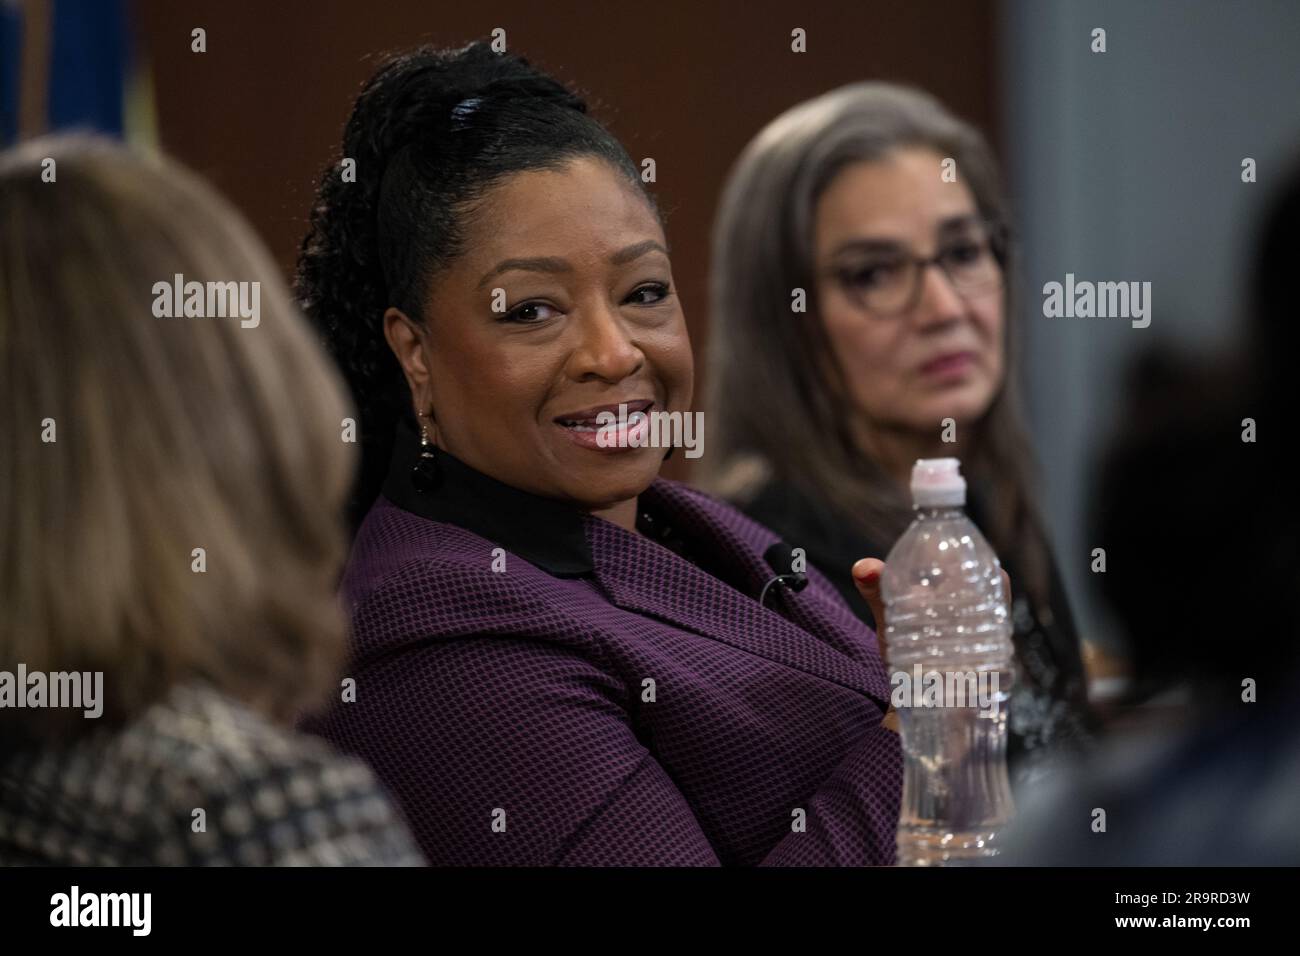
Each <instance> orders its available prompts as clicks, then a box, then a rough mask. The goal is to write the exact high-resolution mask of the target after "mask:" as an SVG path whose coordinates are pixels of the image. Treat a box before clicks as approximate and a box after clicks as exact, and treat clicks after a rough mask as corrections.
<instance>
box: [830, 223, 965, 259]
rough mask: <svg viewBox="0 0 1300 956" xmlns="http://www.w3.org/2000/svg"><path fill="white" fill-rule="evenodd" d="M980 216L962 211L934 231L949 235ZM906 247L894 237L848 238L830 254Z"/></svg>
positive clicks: (894, 250)
mask: <svg viewBox="0 0 1300 956" xmlns="http://www.w3.org/2000/svg"><path fill="white" fill-rule="evenodd" d="M979 222H980V217H979V215H978V214H977V213H963V214H961V215H959V216H949V217H948V218H947V219H944V220H942V221H941V222H940V223H939V224H938V226H936V227H935V230H934V231H935V233H936V234H937V235H939V236H941V237H942V236H945V235H951V234H952V233H954V232H959V231H961V230H962V229H965V228H968V227H970V226H973V225H978V224H979ZM905 248H906V244H905V243H902V242H898V241H897V240H894V239H869V238H859V239H849V240H847V241H846V242H842V243H840V244H839V245H838V246H836V247H835V251H834V252H833V253H831V255H832V256H838V255H840V254H841V253H844V252H900V251H902V250H903V249H905Z"/></svg>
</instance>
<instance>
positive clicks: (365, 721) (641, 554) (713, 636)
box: [307, 466, 902, 866]
mask: <svg viewBox="0 0 1300 956" xmlns="http://www.w3.org/2000/svg"><path fill="white" fill-rule="evenodd" d="M461 467H462V468H463V467H464V466H461ZM517 494H522V492H518V493H517ZM639 506H640V507H641V509H643V510H644V511H645V512H646V513H647V514H653V515H655V516H656V518H657V520H658V521H659V522H660V524H661V525H665V526H671V528H672V529H673V531H674V533H675V534H676V535H677V536H678V538H679V539H680V540H681V541H684V542H687V543H688V544H689V546H690V549H691V556H692V558H693V560H687V559H686V558H684V557H682V556H680V555H679V554H678V553H676V552H675V551H674V550H671V549H670V548H669V547H666V546H665V545H664V544H661V543H659V542H658V541H656V540H653V538H652V537H650V536H646V535H642V534H635V533H632V532H630V531H627V530H625V529H624V528H622V527H620V526H618V525H615V524H613V523H611V522H608V521H605V520H602V519H599V518H595V517H592V516H591V515H588V514H580V516H579V517H575V518H574V531H575V533H576V535H577V536H578V537H579V539H580V541H579V544H580V546H581V547H582V548H585V549H589V554H590V562H591V567H590V573H586V574H569V575H564V574H556V573H553V570H554V569H552V571H548V570H544V569H542V568H540V567H537V566H535V565H534V564H532V563H530V562H529V561H526V560H524V559H523V558H521V557H518V556H517V555H516V554H514V553H510V552H508V551H506V552H503V551H500V550H494V549H497V548H498V547H499V545H498V544H496V543H494V541H492V540H489V539H488V538H486V537H484V536H481V535H480V534H477V533H475V532H472V531H469V530H466V529H465V528H463V527H459V526H457V525H456V524H454V523H451V522H449V521H438V520H430V519H429V518H428V517H422V516H421V515H420V514H416V513H413V512H412V511H411V510H407V509H406V508H403V507H399V506H397V505H396V504H394V503H393V501H391V500H390V499H389V498H388V497H380V498H379V499H378V501H377V502H376V503H375V505H374V506H373V508H372V509H371V510H370V512H369V514H368V515H367V517H366V519H365V521H364V522H363V524H362V526H361V528H360V530H359V532H358V536H357V538H356V541H355V544H354V547H353V551H352V555H351V558H350V560H349V564H348V567H347V570H346V573H345V576H344V582H343V592H344V596H345V600H346V603H347V605H348V607H349V609H350V613H351V620H352V628H353V648H352V650H353V654H352V661H351V664H350V669H349V670H348V672H347V673H348V676H351V677H353V678H355V680H356V699H355V701H353V702H347V703H339V704H336V705H334V707H333V708H332V709H331V710H329V711H328V712H326V713H324V714H321V715H317V716H316V717H314V718H313V719H312V720H311V721H309V722H308V724H307V728H308V729H310V730H312V731H313V732H315V733H318V734H321V735H322V736H324V737H326V738H328V739H329V740H331V741H333V742H334V743H335V744H336V745H337V746H339V747H340V748H341V749H343V750H345V751H347V752H350V753H353V754H356V755H358V756H360V757H362V758H363V759H365V760H366V761H368V762H369V764H370V765H371V767H372V768H373V769H374V770H375V771H376V773H377V774H378V776H379V778H380V779H381V780H382V781H383V782H384V784H385V785H386V787H387V788H388V790H389V791H390V792H391V793H392V795H393V796H394V797H395V798H396V800H397V801H398V802H399V804H400V806H401V808H402V809H403V811H404V814H405V816H406V818H407V821H408V822H409V824H410V827H411V830H412V832H413V833H414V834H415V836H416V839H417V841H418V842H419V845H420V846H421V848H422V849H423V851H424V853H425V855H426V856H427V857H428V859H429V861H430V862H431V863H433V864H435V865H438V864H441V865H501V864H520V865H550V864H561V865H584V866H586V865H684V866H689V865H708V864H732V865H736V864H739V865H749V864H765V865H785V866H792V865H869V864H889V863H892V862H893V859H894V836H895V828H896V826H897V820H898V812H899V797H900V792H901V781H902V758H901V752H900V747H899V740H898V736H897V735H896V734H895V733H893V732H892V731H890V730H888V729H886V728H884V727H882V726H881V719H882V717H883V715H884V713H885V711H886V709H887V707H888V699H889V690H888V680H887V678H886V675H885V671H884V668H883V666H882V664H881V661H880V658H879V654H878V653H877V650H876V640H875V635H874V634H873V633H872V632H871V631H870V630H869V629H868V628H867V627H866V626H865V625H864V624H862V623H861V622H860V621H859V620H858V619H857V618H856V617H855V616H854V615H853V614H852V613H851V612H850V611H849V610H848V608H847V606H846V605H845V604H844V602H843V599H842V598H841V597H840V596H839V594H838V593H837V592H836V591H835V589H834V588H833V587H832V586H831V585H830V584H829V582H827V580H826V579H825V578H824V577H822V576H821V575H820V574H819V573H817V572H815V571H812V570H811V569H810V570H809V573H808V576H809V578H810V583H809V585H808V586H807V587H806V588H804V589H803V590H802V591H800V592H798V593H795V592H793V591H790V590H787V589H784V588H779V587H773V588H772V589H771V591H770V592H769V593H768V595H767V601H766V606H760V604H759V602H758V600H757V597H758V595H759V593H760V591H761V589H762V588H763V585H764V584H765V583H766V582H768V581H770V580H771V579H772V577H773V575H774V572H773V570H772V568H771V567H769V565H768V564H767V563H766V562H765V561H764V559H763V554H764V551H765V550H766V549H767V548H768V547H769V546H770V545H772V544H773V543H774V542H775V541H776V540H777V538H776V535H774V534H773V533H772V532H770V531H768V530H767V529H765V528H763V527H762V526H761V525H758V524H756V523H755V522H753V521H751V520H750V519H748V518H746V517H745V516H744V515H742V514H741V513H740V512H738V511H736V510H735V509H733V508H731V507H729V506H727V505H725V504H723V503H721V502H719V501H716V500H715V499H713V498H710V497H709V496H707V495H705V494H703V493H701V492H699V491H696V490H694V489H691V488H689V487H687V486H685V485H682V484H678V483H676V482H671V481H665V480H658V481H656V482H654V484H653V485H651V487H650V488H649V489H648V490H647V491H646V492H644V493H643V494H642V495H641V497H640V500H639ZM503 562H504V566H503ZM494 564H495V566H496V569H495V570H494ZM703 567H708V568H710V569H711V571H712V572H713V573H710V571H706V570H703ZM783 570H788V569H783ZM846 570H847V569H846Z"/></svg>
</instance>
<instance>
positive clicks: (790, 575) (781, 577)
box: [758, 541, 808, 604]
mask: <svg viewBox="0 0 1300 956" xmlns="http://www.w3.org/2000/svg"><path fill="white" fill-rule="evenodd" d="M763 560H764V561H766V562H767V563H768V566H769V567H770V568H771V569H772V570H773V571H775V572H776V577H774V578H772V579H771V580H770V581H768V582H767V583H766V584H764V585H763V591H762V593H760V594H759V596H758V603H759V604H762V603H763V602H764V601H766V600H767V589H768V588H770V587H771V586H772V585H773V584H778V583H779V584H780V585H781V586H782V587H784V588H787V589H788V590H791V591H794V592H795V593H796V594H797V593H798V592H800V591H802V590H803V589H804V588H806V587H807V586H808V575H806V574H804V573H803V572H802V571H790V570H788V569H789V568H790V567H791V566H792V565H793V564H794V548H792V547H790V545H788V544H786V543H785V542H784V541H778V542H776V543H775V544H774V545H772V546H771V547H770V548H768V549H767V550H766V551H764V552H763Z"/></svg>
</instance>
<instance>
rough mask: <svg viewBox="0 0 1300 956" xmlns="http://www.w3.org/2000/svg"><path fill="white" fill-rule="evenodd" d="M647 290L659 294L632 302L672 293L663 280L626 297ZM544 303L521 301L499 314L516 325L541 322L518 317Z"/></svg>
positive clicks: (648, 303) (663, 298)
mask: <svg viewBox="0 0 1300 956" xmlns="http://www.w3.org/2000/svg"><path fill="white" fill-rule="evenodd" d="M647 291H653V292H657V293H658V294H659V298H657V299H655V300H654V301H653V302H637V303H633V304H634V305H643V306H650V305H658V304H659V303H660V302H662V301H664V300H665V299H667V298H668V296H669V295H671V294H672V290H671V289H670V288H669V287H668V284H667V283H665V282H645V283H642V284H641V285H639V286H637V287H636V288H635V289H633V290H632V291H631V293H629V295H628V299H631V298H632V297H633V296H635V295H637V294H638V293H641V292H647ZM624 301H627V299H625V300H624ZM544 305H546V303H545V302H522V303H520V304H519V305H517V306H515V307H514V308H513V309H511V310H510V311H509V312H507V313H506V314H505V315H503V316H501V321H502V322H513V323H515V324H516V325H535V324H537V323H538V322H541V321H543V320H542V319H524V318H520V313H522V312H523V311H525V310H526V309H535V308H538V307H540V306H544Z"/></svg>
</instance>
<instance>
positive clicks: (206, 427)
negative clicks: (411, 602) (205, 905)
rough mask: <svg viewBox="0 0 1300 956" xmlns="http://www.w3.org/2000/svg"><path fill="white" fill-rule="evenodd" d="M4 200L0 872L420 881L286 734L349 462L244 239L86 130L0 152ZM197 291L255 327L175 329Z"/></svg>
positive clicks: (365, 774)
mask: <svg viewBox="0 0 1300 956" xmlns="http://www.w3.org/2000/svg"><path fill="white" fill-rule="evenodd" d="M49 173H53V175H52V176H49V181H46V178H45V175H48V174H49ZM43 174H45V175H43ZM0 208H2V209H3V210H4V216H3V217H0V448H3V449H4V453H3V454H0V529H2V533H0V607H3V608H4V612H3V614H0V704H3V706H2V707H0V863H3V864H35V863H43V864H104V865H119V864H120V865H133V866H137V865H152V864H342V863H414V862H419V857H418V855H417V854H416V853H415V851H414V849H413V847H412V845H411V843H410V839H409V836H408V834H407V832H406V830H405V827H404V825H403V824H402V823H401V822H400V821H399V819H398V818H397V817H396V816H395V814H394V813H393V811H392V809H391V807H390V805H389V804H388V802H387V800H386V799H385V797H384V796H383V795H382V793H381V792H380V791H379V789H378V788H377V786H376V784H375V782H374V780H373V778H372V777H371V775H370V773H369V771H368V770H367V769H366V768H365V767H364V766H362V765H361V764H359V763H357V762H356V761H353V760H348V759H343V758H339V757H336V756H334V755H333V754H332V753H331V752H330V751H329V750H328V749H327V748H326V747H324V746H323V745H322V744H321V743H320V742H319V741H315V740H311V739H309V738H305V737H299V736H297V735H296V734H294V733H292V732H290V731H289V730H287V729H285V727H284V726H282V725H283V724H285V723H287V722H288V721H290V720H291V719H292V717H293V716H294V715H295V714H296V713H297V712H298V711H299V710H300V709H301V708H302V707H304V706H306V705H308V704H314V703H316V702H318V701H320V699H321V697H322V696H323V695H328V694H329V693H330V689H331V688H332V687H337V683H336V681H337V678H338V674H337V671H336V667H337V665H338V664H339V662H340V659H341V652H342V649H343V638H344V628H343V619H342V615H341V613H340V611H339V609H338V608H337V605H336V602H335V600H334V598H333V594H332V592H333V586H334V582H335V579H336V575H337V571H338V567H339V564H340V562H341V558H342V553H343V529H342V527H341V520H340V519H341V506H342V503H343V498H344V496H345V493H346V490H347V487H348V483H349V480H350V478H351V475H352V470H353V456H352V454H350V451H349V447H350V446H348V445H345V444H344V443H343V442H342V441H341V440H340V434H341V432H340V428H341V423H342V421H343V419H344V418H345V417H346V416H348V414H349V410H348V405H347V402H346V400H345V398H344V393H343V389H342V387H341V383H340V382H339V380H338V377H337V374H336V373H335V372H334V371H333V370H332V369H331V367H330V365H329V362H328V360H327V358H326V357H325V356H324V355H323V354H322V353H321V351H320V349H319V347H318V346H317V345H316V344H315V343H314V342H313V341H312V340H311V336H310V334H309V333H308V330H307V327H306V325H305V324H304V322H303V320H302V318H301V316H300V315H299V314H298V312H297V310H296V308H295V307H294V305H293V303H292V301H291V300H290V298H289V295H288V291H287V289H286V288H285V287H284V283H283V282H282V280H281V279H280V278H279V277H278V275H277V271H276V267H275V265H274V263H273V262H272V261H271V259H270V257H269V256H268V254H267V253H266V251H265V249H264V248H263V247H262V244H261V243H260V242H259V241H258V239H257V237H256V236H255V235H254V234H253V232H252V231H251V230H250V229H249V227H248V226H247V225H246V224H245V223H244V221H243V220H242V218H240V216H239V215H238V214H237V213H236V212H235V211H234V210H233V209H232V208H231V207H230V206H229V205H227V204H226V203H225V202H224V201H223V200H221V199H220V198H219V197H218V196H217V195H216V194H215V193H213V192H212V191H211V190H210V189H209V188H208V187H206V186H205V185H203V184H202V183H201V182H200V181H199V180H197V179H196V178H195V177H193V176H191V175H190V174H189V173H187V172H185V171H184V170H182V169H180V168H178V167H176V166H174V165H172V164H170V163H166V162H163V161H159V160H149V159H144V158H141V157H137V156H135V155H133V154H131V153H129V152H127V151H126V150H124V149H122V148H121V147H118V146H115V145H112V144H110V143H108V142H106V141H101V140H94V139H79V138H52V139H45V140H36V141H33V142H30V143H27V144H26V145H25V146H22V147H20V148H17V149H15V150H13V151H11V152H9V153H7V154H5V155H3V156H2V157H0ZM178 275H180V276H182V277H183V281H184V282H186V283H188V282H198V283H203V284H204V285H203V287H202V288H203V292H202V293H201V294H197V295H195V296H194V297H193V299H192V301H191V306H192V308H187V309H186V311H189V312H190V314H189V315H188V316H181V317H172V318H168V317H161V315H160V314H161V313H166V312H169V311H172V310H171V309H170V308H168V307H166V306H165V305H163V304H162V293H160V292H159V291H158V289H157V288H156V287H157V286H158V285H159V284H162V285H165V286H168V287H170V286H172V284H173V282H174V281H182V280H177V279H176V278H175V277H176V276H178ZM216 282H220V283H227V282H230V283H237V284H244V285H242V287H241V285H236V286H235V289H236V291H237V295H239V294H240V292H241V290H242V297H241V298H240V301H241V302H243V303H244V304H245V305H249V306H253V305H254V303H255V304H256V305H255V309H254V310H253V311H255V312H256V315H255V316H251V317H248V318H241V317H240V316H239V315H234V316H231V315H229V314H226V315H225V316H224V317H222V316H219V315H212V314H208V315H204V316H199V315H195V314H194V313H195V312H206V311H207V309H208V308H209V304H210V303H212V302H213V301H214V298H215V297H214V295H213V294H212V292H211V291H210V290H211V287H210V286H209V285H208V283H216ZM245 283H247V284H245ZM227 289H228V287H225V286H222V287H221V289H220V290H219V294H221V295H224V293H225V291H227ZM170 297H171V296H170V294H168V295H167V298H170ZM188 298H189V297H188V296H187V300H188ZM200 300H201V301H200ZM229 301H230V300H229V299H227V300H226V304H227V306H228V305H229ZM223 311H227V313H228V310H227V309H225V307H223ZM250 314H251V313H250ZM20 675H21V679H20ZM20 695H21V696H22V707H21V708H20V707H19V705H18V697H19V696H20Z"/></svg>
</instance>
